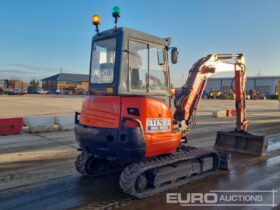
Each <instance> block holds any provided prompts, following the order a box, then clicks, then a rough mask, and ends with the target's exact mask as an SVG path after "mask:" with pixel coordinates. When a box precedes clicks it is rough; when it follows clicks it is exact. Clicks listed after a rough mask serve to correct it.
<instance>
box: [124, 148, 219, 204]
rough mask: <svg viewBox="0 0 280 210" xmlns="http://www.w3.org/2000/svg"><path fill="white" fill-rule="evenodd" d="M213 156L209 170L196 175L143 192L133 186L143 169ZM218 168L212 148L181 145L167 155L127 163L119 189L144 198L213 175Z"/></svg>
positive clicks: (217, 156)
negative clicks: (211, 166)
mask: <svg viewBox="0 0 280 210" xmlns="http://www.w3.org/2000/svg"><path fill="white" fill-rule="evenodd" d="M209 156H210V157H213V168H212V169H211V170H209V171H206V172H202V173H200V174H197V175H193V176H190V177H185V178H184V179H179V180H177V181H175V182H170V183H169V184H167V185H163V186H161V187H159V188H148V189H147V190H146V191H144V192H137V190H136V188H135V183H136V180H137V178H138V176H139V175H141V174H142V173H144V172H145V171H148V170H151V169H155V168H158V167H162V166H166V165H170V164H173V163H176V162H179V161H187V160H195V159H200V158H203V157H209ZM218 169H219V155H218V154H217V152H215V151H213V150H210V151H209V150H204V149H201V148H194V147H185V146H183V147H181V148H179V149H178V151H177V152H175V153H173V154H169V155H164V156H159V157H155V158H150V159H145V160H143V161H141V162H135V163H132V164H130V165H128V166H127V167H126V168H124V170H123V171H122V174H121V176H120V181H119V182H120V183H119V184H120V187H121V190H122V191H123V192H124V193H126V194H129V195H131V196H133V197H136V198H138V199H142V198H146V197H149V196H152V195H154V194H157V193H161V192H164V191H166V190H169V189H172V188H175V187H178V186H180V185H184V184H187V183H190V182H193V181H197V180H199V179H203V178H205V177H207V176H211V175H213V174H214V173H215V172H216V171H218Z"/></svg>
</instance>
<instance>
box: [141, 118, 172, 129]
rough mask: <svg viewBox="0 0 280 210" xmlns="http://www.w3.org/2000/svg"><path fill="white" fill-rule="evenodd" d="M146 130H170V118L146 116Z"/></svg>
mask: <svg viewBox="0 0 280 210" xmlns="http://www.w3.org/2000/svg"><path fill="white" fill-rule="evenodd" d="M146 127H147V128H146V130H147V132H160V131H170V129H171V119H170V118H148V119H147V121H146Z"/></svg>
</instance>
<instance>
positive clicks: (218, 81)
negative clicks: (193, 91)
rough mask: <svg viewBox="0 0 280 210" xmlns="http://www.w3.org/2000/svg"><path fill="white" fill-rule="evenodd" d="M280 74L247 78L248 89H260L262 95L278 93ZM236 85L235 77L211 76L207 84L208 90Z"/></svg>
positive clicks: (221, 89) (223, 88)
mask: <svg viewBox="0 0 280 210" xmlns="http://www.w3.org/2000/svg"><path fill="white" fill-rule="evenodd" d="M278 80H280V76H255V77H248V78H247V87H246V90H247V91H249V90H251V89H254V90H258V91H260V93H261V94H262V95H265V96H269V95H278V94H277V86H278ZM231 87H234V78H228V77H224V78H209V79H208V82H207V86H206V91H207V92H208V91H210V90H218V91H224V90H228V89H231Z"/></svg>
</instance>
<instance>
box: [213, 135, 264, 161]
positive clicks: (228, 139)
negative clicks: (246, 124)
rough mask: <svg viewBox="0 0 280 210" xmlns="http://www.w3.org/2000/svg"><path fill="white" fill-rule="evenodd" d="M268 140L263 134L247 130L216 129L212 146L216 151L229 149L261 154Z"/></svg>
mask: <svg viewBox="0 0 280 210" xmlns="http://www.w3.org/2000/svg"><path fill="white" fill-rule="evenodd" d="M267 146H268V142H267V140H266V139H265V138H264V136H257V135H253V134H250V133H247V132H242V133H239V132H236V131H229V132H224V131H218V132H217V137H216V142H215V145H214V148H215V149H216V150H218V151H230V152H238V153H247V154H252V155H258V156H261V155H262V154H263V153H264V152H265V151H266V150H267Z"/></svg>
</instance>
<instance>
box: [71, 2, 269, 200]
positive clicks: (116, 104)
mask: <svg viewBox="0 0 280 210" xmlns="http://www.w3.org/2000/svg"><path fill="white" fill-rule="evenodd" d="M113 17H114V18H115V27H114V28H113V29H110V30H106V31H102V32H100V31H99V24H100V17H99V16H97V15H95V16H93V18H92V21H93V24H94V25H95V26H96V32H97V33H96V35H95V36H94V37H93V39H92V51H91V64H90V79H89V93H88V95H87V96H86V97H85V98H84V101H83V104H82V110H81V112H80V113H78V112H77V113H76V115H75V136H76V140H77V142H78V143H79V146H80V149H79V150H80V151H81V153H80V154H79V155H78V157H77V159H76V163H75V165H76V169H77V171H78V172H79V173H81V174H82V175H84V176H89V177H96V176H101V175H104V174H108V173H112V172H116V171H121V175H120V179H119V185H120V188H121V190H122V191H123V192H124V193H127V194H129V195H131V196H134V197H136V198H139V199H142V198H145V197H149V196H152V195H154V194H156V193H159V192H163V191H166V190H169V189H172V188H174V187H177V186H180V185H183V184H187V183H190V182H193V181H196V180H200V179H203V178H205V177H208V176H210V175H213V174H214V173H215V172H217V170H219V168H220V162H221V158H222V157H221V154H222V153H221V152H220V151H222V152H224V151H237V152H245V153H251V154H261V153H262V152H263V150H264V149H265V147H266V145H265V143H264V139H263V137H261V136H255V135H252V134H250V133H247V132H246V129H247V127H248V121H247V119H246V113H245V83H246V66H245V58H244V55H243V54H210V55H207V56H206V57H203V58H201V59H199V60H198V61H197V62H196V63H195V64H194V65H193V66H192V68H191V69H190V71H189V76H188V79H187V81H186V83H185V85H184V86H183V87H182V91H181V92H180V93H179V94H176V95H175V98H172V97H174V94H172V93H171V92H172V91H170V90H171V82H170V69H169V66H168V63H169V58H168V57H170V59H171V62H172V63H173V64H175V63H177V59H178V51H177V48H175V47H171V40H170V39H169V38H159V37H156V36H154V35H150V34H147V33H143V32H140V31H136V30H133V29H128V28H123V27H118V26H117V23H118V18H119V17H120V9H119V8H118V7H114V8H113ZM169 51H170V52H169ZM229 71H232V72H234V74H235V93H236V104H235V106H236V112H237V119H236V128H235V130H233V131H230V132H224V131H219V132H218V133H217V139H216V143H215V150H214V149H210V150H206V149H202V148H195V147H191V146H189V145H188V142H187V139H188V133H189V130H190V127H191V125H192V123H193V118H194V116H195V113H196V111H197V107H198V105H199V102H200V100H201V98H202V95H203V91H204V89H205V86H206V83H207V79H208V78H209V77H210V76H211V75H213V74H216V73H219V72H229ZM173 102H174V106H173Z"/></svg>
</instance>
